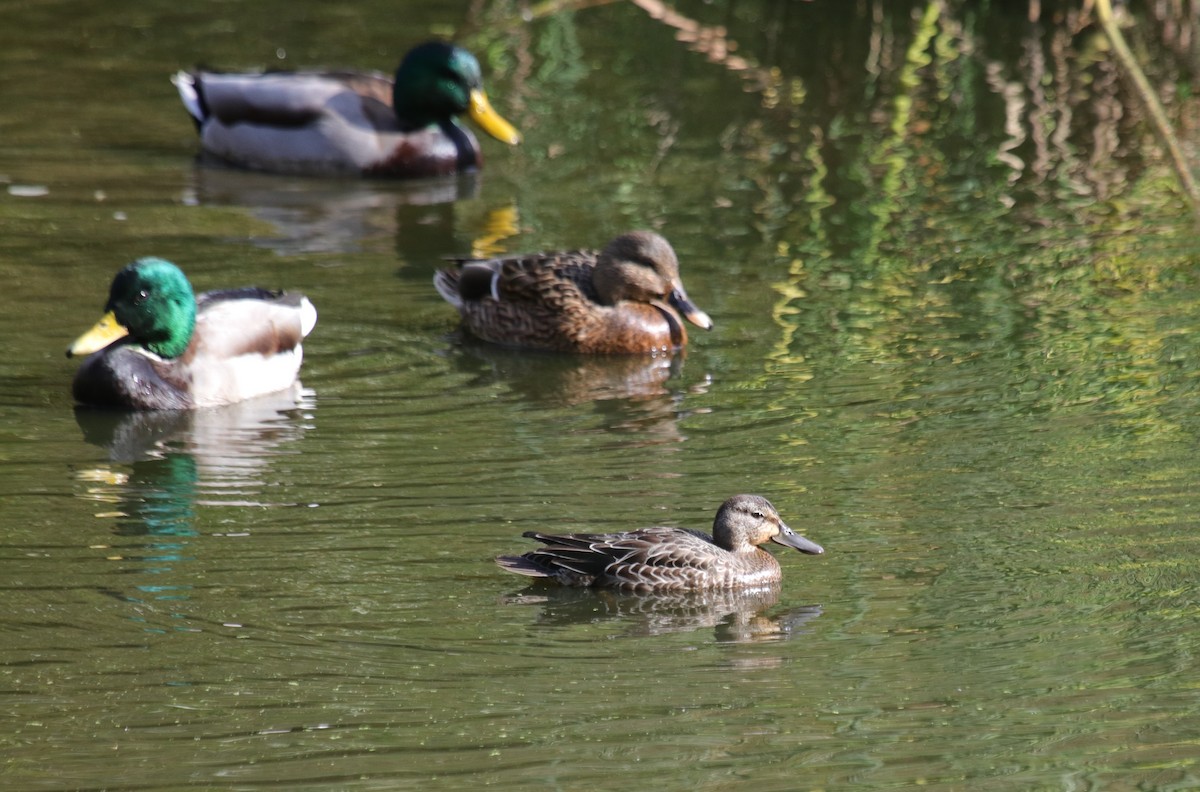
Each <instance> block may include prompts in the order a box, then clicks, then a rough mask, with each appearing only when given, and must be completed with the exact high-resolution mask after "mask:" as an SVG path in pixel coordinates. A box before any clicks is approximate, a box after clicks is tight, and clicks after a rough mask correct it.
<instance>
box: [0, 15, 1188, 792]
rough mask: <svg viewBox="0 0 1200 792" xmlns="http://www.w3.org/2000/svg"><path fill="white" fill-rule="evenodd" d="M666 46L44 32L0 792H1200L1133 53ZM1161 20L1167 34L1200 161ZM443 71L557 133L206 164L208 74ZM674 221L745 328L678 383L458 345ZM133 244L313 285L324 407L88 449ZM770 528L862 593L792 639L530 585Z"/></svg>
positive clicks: (1069, 18) (689, 362)
mask: <svg viewBox="0 0 1200 792" xmlns="http://www.w3.org/2000/svg"><path fill="white" fill-rule="evenodd" d="M658 5H659V4H657V3H653V2H649V0H639V2H636V3H635V2H611V3H600V4H589V3H579V4H576V5H569V4H564V3H544V4H534V5H527V4H524V3H516V2H506V1H505V0H495V1H494V2H493V1H492V0H472V1H470V2H468V1H467V0H460V1H459V2H447V1H446V0H438V1H437V2H432V0H426V1H424V2H413V1H412V0H406V2H404V3H401V4H397V3H379V2H367V3H355V4H343V3H318V2H309V0H288V2H286V3H284V2H278V1H277V0H266V1H264V2H258V3H208V2H196V3H189V4H182V5H181V4H178V3H174V2H170V3H168V2H165V1H164V0H151V1H150V2H136V3H135V2H129V1H128V0H125V1H123V2H122V1H116V2H105V3H83V2H79V1H78V0H64V1H63V2H56V3H40V2H29V1H18V2H5V3H2V4H0V8H2V9H3V10H2V15H3V18H4V20H5V24H4V25H2V26H0V95H3V98H4V101H3V103H2V104H0V180H2V181H3V185H2V186H3V187H4V188H5V189H4V190H3V191H0V192H2V193H3V194H0V222H2V227H3V229H4V231H3V234H0V273H2V274H3V282H4V292H5V293H4V296H3V298H2V300H3V305H4V309H5V310H3V311H2V312H0V336H2V337H3V338H4V339H5V341H6V349H7V353H6V354H5V355H4V356H3V357H2V359H0V470H2V471H3V478H2V479H0V525H2V528H0V587H2V588H3V591H4V598H5V608H4V612H3V615H0V630H2V631H3V636H4V640H3V642H2V643H0V702H2V703H0V713H2V714H3V719H4V723H5V728H4V729H3V734H2V735H0V757H2V764H0V786H3V787H4V788H5V789H11V790H75V789H82V790H101V789H103V790H175V789H184V788H199V789H239V790H258V789H304V790H308V789H311V790H318V789H319V790H342V789H347V790H351V789H353V790H369V789H389V790H390V789H461V788H464V787H466V786H467V785H468V784H470V785H488V786H491V787H495V788H503V789H564V790H567V789H571V790H574V789H612V790H618V789H619V790H628V789H643V788H651V787H652V788H654V789H670V790H676V789H678V790H683V789H687V790H700V789H702V790H724V789H732V788H742V787H749V786H750V785H751V784H753V785H754V788H755V789H759V790H792V789H846V788H856V789H907V788H911V787H913V786H917V785H922V786H925V787H928V788H931V789H945V790H951V789H972V790H979V789H982V790H1008V789H1062V790H1098V789H1105V790H1110V789H1112V790H1126V789H1129V790H1132V789H1191V788H1197V787H1200V764H1198V763H1200V747H1198V745H1197V735H1200V673H1198V671H1197V668H1196V657H1197V656H1198V655H1200V630H1197V629H1196V623H1197V615H1198V610H1200V609H1198V604H1197V594H1196V580H1197V574H1198V572H1200V569H1198V563H1197V549H1198V546H1197V536H1200V532H1198V531H1197V529H1198V528H1200V523H1198V520H1197V517H1196V515H1197V512H1198V506H1200V504H1198V503H1197V501H1198V499H1200V494H1198V493H1200V488H1198V487H1197V486H1196V482H1197V479H1198V478H1200V457H1198V455H1197V454H1196V448H1197V443H1198V441H1200V410H1198V407H1200V342H1198V335H1197V332H1196V329H1197V327H1196V317H1197V316H1200V279H1198V278H1197V274H1196V269H1195V266H1194V264H1193V262H1194V260H1195V258H1196V256H1197V254H1198V252H1200V244H1198V243H1197V239H1196V234H1195V226H1194V225H1193V222H1192V220H1191V215H1190V212H1189V210H1188V208H1187V207H1186V205H1185V204H1184V202H1183V201H1182V200H1181V198H1180V197H1179V193H1178V191H1177V189H1176V188H1175V182H1174V181H1173V178H1172V176H1171V173H1170V171H1169V170H1168V169H1167V168H1166V167H1165V165H1164V164H1163V162H1162V160H1161V159H1160V157H1159V155H1158V154H1157V149H1156V147H1155V145H1154V143H1153V139H1152V137H1151V135H1150V133H1149V131H1148V128H1147V126H1146V125H1145V124H1144V122H1143V114H1142V112H1141V111H1140V109H1139V105H1138V104H1137V102H1136V101H1135V100H1134V99H1133V98H1132V97H1131V96H1130V95H1129V94H1128V93H1127V92H1126V91H1125V88H1124V86H1123V84H1122V83H1121V81H1120V79H1119V75H1118V73H1117V72H1116V70H1115V69H1114V67H1113V65H1112V63H1111V62H1110V61H1109V59H1108V57H1107V54H1106V48H1105V46H1104V44H1103V39H1102V38H1101V37H1100V36H1099V34H1098V32H1097V30H1096V28H1095V27H1094V26H1087V25H1084V24H1083V21H1086V20H1082V21H1081V18H1080V15H1079V13H1078V11H1077V10H1075V5H1076V4H1074V3H1069V2H1065V1H1064V2H1050V3H1043V4H1042V6H1043V8H1042V13H1043V19H1042V20H1041V21H1039V22H1038V23H1031V22H1029V21H1028V4H1025V3H1016V2H1013V3H998V2H993V3H957V2H951V1H950V0H933V1H931V2H916V1H915V0H910V1H908V2H890V1H889V2H887V3H883V2H870V1H869V0H862V2H829V1H826V2H812V3H800V2H791V3H786V2H772V1H770V0H760V1H759V2H753V1H752V2H737V3H734V2H724V0H717V1H716V2H704V1H703V0H680V1H679V2H678V3H677V4H675V5H673V6H671V7H670V8H669V9H668V10H669V11H671V13H670V14H667V15H666V16H665V17H664V16H662V15H661V14H652V13H650V12H651V11H657V10H661V9H659V8H658ZM1169 5H1170V4H1154V7H1153V8H1147V7H1146V6H1147V4H1140V3H1135V4H1133V6H1134V7H1133V10H1134V12H1135V16H1134V23H1135V24H1134V25H1133V26H1132V27H1131V28H1129V29H1128V35H1129V36H1130V37H1131V40H1132V42H1133V45H1134V49H1135V51H1137V52H1138V53H1139V54H1140V55H1141V56H1142V57H1143V59H1144V60H1145V62H1146V64H1147V66H1148V69H1149V72H1150V77H1151V79H1152V81H1153V82H1154V83H1155V85H1157V86H1160V87H1161V89H1162V90H1161V93H1162V96H1163V98H1164V100H1165V101H1166V103H1167V108H1168V113H1169V115H1170V116H1171V118H1172V120H1173V122H1174V123H1175V125H1176V127H1177V128H1178V129H1180V130H1183V132H1184V133H1185V134H1184V144H1185V147H1188V146H1189V145H1190V143H1191V142H1193V141H1194V140H1195V126H1194V125H1195V119H1196V118H1198V117H1200V114H1198V113H1197V111H1198V110H1200V105H1197V104H1196V101H1195V100H1194V99H1192V98H1191V97H1192V96H1193V94H1195V85H1196V82H1195V79H1194V77H1193V76H1192V73H1191V71H1190V70H1189V64H1191V63H1193V62H1194V59H1193V58H1192V57H1191V55H1190V53H1189V50H1188V47H1189V46H1191V44H1190V43H1189V42H1194V41H1196V40H1197V35H1196V34H1197V32H1200V31H1197V30H1196V26H1195V24H1194V23H1192V22H1185V23H1184V24H1182V26H1180V25H1177V24H1175V23H1176V22H1177V21H1178V20H1174V19H1172V18H1171V12H1170V11H1169V10H1165V11H1164V10H1163V9H1165V8H1167V7H1168V6H1169ZM1156 15H1159V16H1162V15H1165V16H1162V18H1161V19H1160V18H1159V16H1156ZM693 22H694V23H696V25H699V27H698V28H696V27H694V26H693V25H692V23H693ZM430 35H445V36H454V37H455V38H457V39H459V40H461V41H463V42H465V43H466V44H468V45H469V46H470V47H471V48H472V49H473V50H474V51H476V52H478V53H479V54H480V55H481V60H482V61H483V64H484V72H485V75H486V80H487V85H488V88H489V93H490V94H491V96H492V98H493V101H494V103H495V104H496V106H497V107H498V109H500V110H501V112H502V113H504V114H505V115H506V116H507V117H509V118H510V119H511V120H513V121H514V123H516V124H517V125H518V126H519V127H520V128H521V129H522V131H523V132H524V133H525V138H526V140H525V144H524V145H523V146H522V147H520V148H518V149H513V150H510V149H506V148H504V147H503V146H501V145H499V144H495V143H494V142H492V141H484V143H483V145H484V147H485V153H486V157H487V168H486V170H485V171H484V172H483V173H482V174H480V175H478V176H475V177H464V178H462V179H454V180H449V181H439V182H433V183H419V184H388V183H377V182H369V183H360V182H340V181H332V182H330V181H314V180H303V179H289V178H278V177H271V176H262V175H254V174H242V173H233V172H227V171H221V170H213V169H205V168H200V167H197V166H196V165H195V164H194V162H193V155H194V153H195V151H196V141H195V139H194V134H193V131H192V128H191V125H190V123H189V122H188V119H187V118H186V116H185V114H184V112H183V110H182V109H181V107H179V106H178V104H177V101H176V98H175V96H174V90H173V88H172V86H171V85H170V83H169V82H168V81H167V76H168V75H169V74H170V73H171V72H172V71H174V70H175V69H178V68H180V67H183V66H188V65H191V64H194V63H198V62H203V63H206V64H211V65H214V66H220V67H226V68H239V67H248V66H302V65H320V64H327V65H345V66H354V67H360V68H380V69H391V68H392V67H393V65H394V64H395V62H396V60H397V59H398V57H399V54H400V53H401V52H402V51H403V50H404V49H405V48H407V47H408V46H409V45H411V44H412V43H415V42H417V41H419V40H422V39H424V38H426V37H428V36H430ZM1189 36H1190V38H1189ZM1189 153H1192V154H1194V152H1191V151H1190V148H1189ZM635 227H653V228H656V229H659V230H661V231H662V233H663V234H665V235H666V236H667V237H668V238H669V239H670V240H671V241H672V242H673V244H674V245H675V247H676V249H677V251H678V253H679V258H680V260H681V262H682V268H683V276H684V279H685V282H686V284H687V287H688V291H689V292H690V294H691V296H692V298H693V299H694V300H695V302H696V303H697V304H698V305H699V306H701V307H702V308H703V309H705V310H706V311H707V312H708V313H709V314H710V315H711V316H712V317H713V319H714V320H715V322H716V327H715V329H714V330H713V331H712V332H711V333H701V332H699V331H697V332H696V333H694V335H693V343H692V346H691V348H690V349H689V350H688V353H687V355H686V357H681V358H679V359H677V360H675V361H667V362H663V361H659V362H648V361H636V360H576V359H571V358H564V357H558V356H548V355H532V354H521V353H514V352H503V351H497V350H494V349H490V348H486V347H481V346H479V345H475V344H470V343H464V341H463V339H461V338H460V337H458V336H457V335H456V333H455V324H456V323H455V317H454V315H453V312H452V311H451V310H450V309H449V308H448V306H446V305H445V304H443V303H442V302H441V301H440V299H439V298H438V296H437V295H436V293H435V292H434V290H433V288H432V285H431V283H430V279H431V276H432V273H433V271H434V269H435V268H436V267H437V266H438V265H439V262H440V259H441V257H443V256H446V255H454V254H457V255H461V254H465V253H469V252H471V251H472V250H474V251H476V252H489V251H508V252H520V251H525V250H530V249H541V248H552V247H560V246H596V245H601V244H603V243H604V242H605V241H607V240H608V239H609V238H610V237H611V236H613V235H615V234H616V233H618V232H620V231H623V230H626V229H629V228H635ZM141 255H160V256H165V257H167V258H170V259H173V260H174V261H176V262H177V263H179V264H180V265H181V266H182V267H183V268H184V269H185V270H186V271H187V272H188V273H189V274H190V275H191V276H192V279H193V281H194V282H195V283H196V284H197V286H198V287H199V288H202V289H203V288H213V287H218V286H234V285H242V284H248V283H256V284H261V285H264V286H287V287H289V288H295V289H299V290H303V291H305V292H306V293H307V294H309V295H310V297H311V298H312V300H313V302H314V303H315V304H316V305H317V307H318V310H319V311H320V315H321V318H320V322H319V324H318V326H317V329H316V331H315V332H314V334H313V335H312V336H311V337H310V339H309V343H308V344H306V352H307V359H306V361H305V367H304V374H303V389H302V390H298V392H296V393H289V394H282V395H280V396H278V397H272V398H269V399H265V400H263V401H261V402H254V403H248V404H243V405H239V406H237V407H234V408H230V409H227V410H215V411H208V412H202V413H198V414H196V415H191V416H178V415H167V416H120V415H111V414H104V413H96V412H92V411H87V410H76V409H74V408H73V405H72V403H71V398H70V388H69V385H70V380H71V377H72V374H73V371H74V368H75V364H74V362H72V361H68V360H65V359H64V357H63V350H64V348H65V346H66V344H67V343H68V342H69V341H70V340H71V339H73V338H74V337H75V336H76V335H77V334H78V333H79V332H80V331H82V330H83V329H85V328H86V327H88V326H90V324H91V322H92V321H93V320H94V319H96V318H97V317H98V315H99V312H100V308H101V306H102V304H103V301H104V298H105V294H106V290H107V287H108V282H109V280H110V278H111V276H112V274H113V273H114V272H115V271H116V270H117V269H118V268H119V267H120V266H121V265H122V264H124V263H125V262H127V261H128V260H130V259H132V258H134V257H137V256H141ZM738 492H758V493H761V494H763V495H766V496H768V497H769V498H771V500H772V501H773V502H774V503H775V505H776V506H777V507H778V508H779V510H780V512H781V513H782V514H783V516H784V518H785V519H786V520H788V522H789V523H791V524H792V525H793V526H795V527H797V528H799V529H801V530H802V531H803V532H805V533H806V534H807V535H808V536H810V537H811V538H813V539H814V540H815V541H817V542H820V543H821V544H822V545H824V546H825V547H826V549H827V551H828V552H827V555H825V556H823V557H820V558H812V557H806V556H802V555H800V554H798V553H786V554H785V553H783V552H780V553H779V557H780V560H781V563H782V564H783V567H784V583H783V587H782V590H781V592H780V593H779V595H778V596H777V597H759V598H749V599H748V598H745V597H731V596H709V597H695V598H686V599H653V598H640V599H639V598H633V597H620V596H612V595H606V594H602V593H594V592H560V591H555V590H546V589H538V588H529V587H527V586H526V585H525V583H524V581H522V580H521V579H519V578H516V577H513V576H508V575H505V574H504V573H503V572H501V571H500V570H499V569H497V568H496V567H495V566H494V565H493V563H492V558H493V557H494V556H495V555H497V554H500V553H511V552H514V551H519V550H521V549H523V548H524V547H525V546H526V545H527V541H526V540H523V539H521V538H520V534H521V532H522V531H525V530H532V529H548V530H562V531H569V530H576V531H578V530H589V531H608V530H619V529H624V528H631V527H637V526H641V525H649V524H656V523H663V524H672V525H684V526H691V527H699V528H703V527H707V526H708V525H709V524H710V523H711V520H712V515H713V514H714V512H715V510H716V507H717V506H718V504H719V503H720V502H721V501H722V500H723V499H724V498H725V497H727V496H729V495H732V494H734V493H738ZM780 550H782V549H780Z"/></svg>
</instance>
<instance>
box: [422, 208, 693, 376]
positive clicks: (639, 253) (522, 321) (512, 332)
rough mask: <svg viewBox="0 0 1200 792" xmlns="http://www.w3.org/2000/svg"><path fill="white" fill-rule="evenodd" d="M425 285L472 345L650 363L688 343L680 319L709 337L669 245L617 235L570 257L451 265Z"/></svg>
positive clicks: (638, 235)
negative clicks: (454, 314)
mask: <svg viewBox="0 0 1200 792" xmlns="http://www.w3.org/2000/svg"><path fill="white" fill-rule="evenodd" d="M433 282H434V286H435V287H436V288H437V290H438V293H439V294H441V295H442V298H443V299H445V300H446V302H448V303H450V304H451V305H453V306H454V307H455V308H457V309H458V311H459V313H460V314H462V318H463V324H464V325H465V326H466V328H467V329H468V330H469V331H470V332H471V333H472V334H473V335H475V336H478V337H479V338H482V339H483V340H485V341H491V342H493V343H497V344H504V345H506V346H514V347H526V348H530V349H545V350H552V351H558V352H580V353H586V354H600V355H606V354H607V355H611V354H659V353H665V352H670V351H672V350H676V349H680V348H682V347H683V346H684V345H686V344H687V331H686V330H684V327H683V321H682V320H681V318H680V314H682V315H683V318H686V319H687V320H688V321H689V322H691V323H692V324H694V325H696V326H697V327H702V328H704V329H705V330H709V329H711V328H712V324H713V323H712V320H711V319H709V318H708V314H706V313H704V311H701V310H700V309H699V308H697V307H696V306H695V305H693V304H692V302H691V300H689V299H688V296H687V292H686V291H685V290H684V288H683V282H682V281H681V280H680V278H679V261H678V260H677V259H676V258H675V251H674V250H673V249H672V248H671V245H670V243H668V242H667V240H665V239H663V238H662V237H661V236H659V235H658V234H655V233H653V232H651V231H633V232H631V233H628V234H623V235H621V236H619V237H617V238H616V239H614V240H613V241H611V242H609V243H608V245H607V246H606V247H605V248H604V249H603V250H601V251H600V252H599V253H597V252H596V251H594V250H575V251H569V252H562V253H534V254H531V255H525V256H514V257H511V258H494V259H487V260H473V259H467V260H460V261H459V266H458V268H456V269H444V270H440V271H439V272H438V273H437V275H435V276H434V279H433Z"/></svg>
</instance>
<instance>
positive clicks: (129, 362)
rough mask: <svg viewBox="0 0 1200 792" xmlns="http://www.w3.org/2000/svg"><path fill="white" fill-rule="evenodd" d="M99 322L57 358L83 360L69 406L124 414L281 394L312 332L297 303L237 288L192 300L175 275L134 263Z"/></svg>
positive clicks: (153, 264) (307, 312)
mask: <svg viewBox="0 0 1200 792" xmlns="http://www.w3.org/2000/svg"><path fill="white" fill-rule="evenodd" d="M104 310H105V312H106V313H105V315H104V317H103V318H101V320H100V321H99V322H97V323H96V326H95V327H93V328H92V329H91V330H90V331H88V332H87V333H85V334H84V335H82V336H80V337H79V339H78V340H76V341H75V343H74V344H72V345H71V346H70V348H69V349H68V350H67V356H68V357H71V356H74V355H88V358H87V359H86V360H84V361H83V364H82V365H81V366H80V367H79V371H78V372H77V373H76V375H75V385H74V393H75V398H76V399H77V400H78V401H80V402H84V403H86V404H95V405H101V406H105V407H118V408H123V409H131V410H186V409H192V408H195V407H210V406H215V405H219V404H228V403H231V402H237V401H241V400H242V399H249V398H252V397H254V396H261V395H263V394H266V393H274V392H275V391H279V390H283V389H285V388H287V387H289V386H291V385H292V384H293V383H294V382H295V381H296V374H297V372H298V371H299V370H300V361H301V358H302V357H303V350H302V349H301V346H300V343H301V341H302V340H303V338H304V337H305V336H306V335H308V333H309V332H310V331H311V330H312V329H313V326H314V325H315V324H316V323H317V312H316V309H314V308H313V306H312V303H310V302H309V301H308V298H306V297H304V296H303V295H301V294H295V293H281V292H271V291H266V290H265V289H257V288H244V289H229V290H225V291H211V292H205V293H203V294H200V295H199V296H196V295H194V294H193V292H192V285H191V284H190V283H189V282H188V279H187V277H186V276H185V275H184V274H183V272H182V271H180V269H179V268H178V267H176V266H175V265H174V264H172V263H171V262H169V261H164V260H163V259H160V258H143V259H139V260H137V261H135V262H133V263H132V264H130V265H128V266H127V267H125V268H124V269H122V270H121V271H120V272H118V273H117V275H116V277H115V278H113V282H112V287H111V289H110V290H109V295H108V304H107V305H106V306H105V308H104Z"/></svg>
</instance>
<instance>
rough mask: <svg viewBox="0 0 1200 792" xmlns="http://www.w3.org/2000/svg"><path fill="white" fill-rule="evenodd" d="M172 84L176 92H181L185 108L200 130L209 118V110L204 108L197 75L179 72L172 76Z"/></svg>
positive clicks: (180, 95) (180, 96)
mask: <svg viewBox="0 0 1200 792" xmlns="http://www.w3.org/2000/svg"><path fill="white" fill-rule="evenodd" d="M171 82H172V83H173V84H174V85H175V90H177V91H179V98H180V99H181V100H183V106H184V107H185V108H186V109H187V111H188V115H190V116H191V117H192V120H193V121H195V122H196V128H197V129H199V128H200V125H201V124H203V123H204V120H205V119H206V118H208V110H207V109H206V108H205V106H204V99H203V98H202V97H201V96H200V89H199V88H198V87H197V86H196V75H194V74H189V73H188V72H185V71H178V72H175V73H174V74H172V75H171Z"/></svg>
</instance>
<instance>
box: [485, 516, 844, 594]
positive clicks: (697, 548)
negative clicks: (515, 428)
mask: <svg viewBox="0 0 1200 792" xmlns="http://www.w3.org/2000/svg"><path fill="white" fill-rule="evenodd" d="M523 536H525V537H527V538H529V539H536V540H538V541H539V542H542V543H543V544H544V545H545V547H539V548H538V549H536V550H531V551H529V552H528V553H525V554H524V555H519V556H500V557H499V558H497V559H496V563H497V564H499V565H500V566H501V567H502V568H504V569H506V570H508V571H509V572H515V573H517V574H518V575H527V576H529V577H535V578H550V579H552V580H556V581H558V582H559V583H561V584H563V585H564V586H594V587H601V588H612V589H618V590H620V591H627V592H633V593H649V592H677V591H691V590H698V589H732V588H742V587H753V586H765V585H772V584H775V583H778V582H779V580H780V578H781V577H782V573H781V571H780V568H779V562H778V561H776V560H775V556H773V555H771V554H770V553H768V552H767V551H766V550H763V549H761V548H760V547H759V545H761V544H763V543H764V542H767V541H772V542H776V543H778V544H781V545H786V546H787V547H793V548H795V549H797V550H799V551H800V552H802V553H808V554H810V555H820V554H821V553H824V552H825V551H824V549H822V547H821V546H820V545H818V544H816V543H815V542H811V541H809V540H808V539H805V538H804V537H803V536H800V535H799V534H798V533H796V532H795V531H793V530H792V529H791V528H789V527H788V526H787V524H786V523H784V521H783V520H782V519H780V517H779V513H778V512H777V511H775V507H774V506H772V505H771V502H770V501H768V500H767V499H766V498H763V497H761V496H758V495H735V496H733V497H732V498H730V499H729V500H727V501H725V502H724V503H723V504H721V508H720V509H719V510H718V511H717V517H716V519H715V520H714V521H713V533H712V536H709V535H708V534H706V533H702V532H700V531H693V530H689V529H687V528H642V529H640V530H637V531H628V532H625V533H611V534H565V535H555V534H545V533H541V532H538V531H526V532H525V533H524V534H523Z"/></svg>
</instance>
